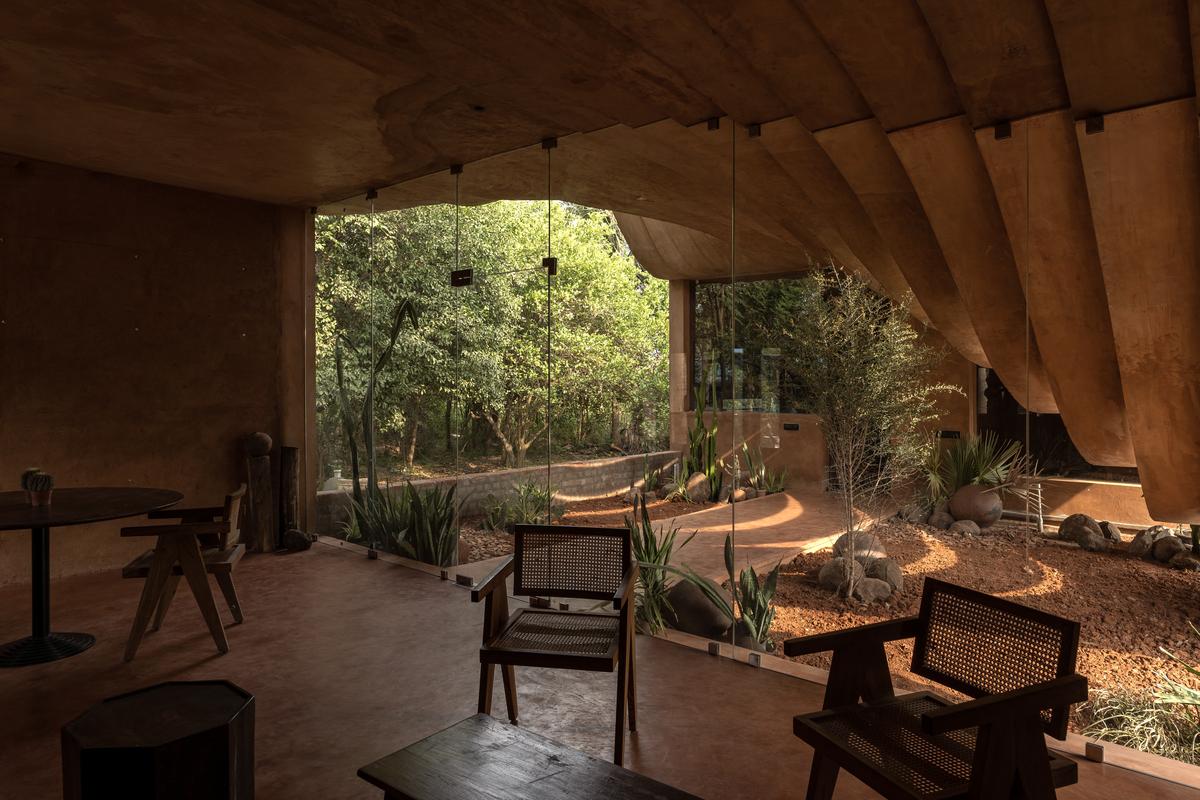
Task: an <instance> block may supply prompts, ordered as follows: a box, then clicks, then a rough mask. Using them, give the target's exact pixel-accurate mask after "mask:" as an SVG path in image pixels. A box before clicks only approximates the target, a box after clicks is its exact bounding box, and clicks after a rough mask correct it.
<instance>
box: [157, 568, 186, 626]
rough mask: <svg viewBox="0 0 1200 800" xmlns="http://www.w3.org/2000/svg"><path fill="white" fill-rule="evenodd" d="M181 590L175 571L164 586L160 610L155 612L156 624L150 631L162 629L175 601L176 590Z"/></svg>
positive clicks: (160, 598) (159, 604)
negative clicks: (168, 611) (172, 602)
mask: <svg viewBox="0 0 1200 800" xmlns="http://www.w3.org/2000/svg"><path fill="white" fill-rule="evenodd" d="M178 588H179V576H178V575H176V574H175V572H174V570H172V571H171V574H169V575H168V576H167V582H166V583H165V584H164V585H163V590H162V596H161V597H159V598H158V608H157V609H156V610H155V612H154V623H153V624H152V625H151V626H150V630H152V631H156V630H158V629H159V628H161V627H162V624H163V620H164V619H166V618H167V610H168V609H169V608H170V607H171V601H172V600H174V599H175V590H176V589H178Z"/></svg>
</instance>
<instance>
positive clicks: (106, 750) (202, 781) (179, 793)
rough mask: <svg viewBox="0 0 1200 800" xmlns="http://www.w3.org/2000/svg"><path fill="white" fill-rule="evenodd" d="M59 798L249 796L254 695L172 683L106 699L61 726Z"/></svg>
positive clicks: (228, 686)
mask: <svg viewBox="0 0 1200 800" xmlns="http://www.w3.org/2000/svg"><path fill="white" fill-rule="evenodd" d="M62 759H63V797H64V798H65V800H84V799H85V798H97V797H120V798H124V800H152V799H154V800H159V799H160V798H161V800H167V799H168V798H170V800H235V799H236V800H252V798H253V797H254V695H252V694H250V693H249V692H247V691H245V690H243V689H241V688H239V687H237V686H235V685H234V684H232V683H230V682H228V681H172V682H169V683H160V684H157V685H155V686H150V687H148V688H146V689H139V690H138V691H136V692H130V693H129V694H123V695H119V696H117V697H111V698H109V699H108V700H105V701H104V702H102V703H99V704H98V705H96V706H93V707H92V708H91V709H89V710H88V711H86V712H84V714H83V715H82V716H80V717H78V718H77V719H75V720H73V721H71V722H69V723H67V724H66V725H64V726H63V729H62Z"/></svg>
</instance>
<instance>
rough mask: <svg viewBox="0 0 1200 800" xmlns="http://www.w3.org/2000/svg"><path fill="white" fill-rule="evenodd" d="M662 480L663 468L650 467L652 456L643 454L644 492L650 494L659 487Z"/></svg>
mask: <svg viewBox="0 0 1200 800" xmlns="http://www.w3.org/2000/svg"><path fill="white" fill-rule="evenodd" d="M661 481H662V469H661V468H657V469H650V456H648V455H646V456H642V492H643V493H645V494H649V493H651V492H654V491H656V490H657V489H658V485H659V483H660V482H661Z"/></svg>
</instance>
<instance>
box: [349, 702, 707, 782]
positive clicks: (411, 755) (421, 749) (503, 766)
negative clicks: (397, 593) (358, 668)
mask: <svg viewBox="0 0 1200 800" xmlns="http://www.w3.org/2000/svg"><path fill="white" fill-rule="evenodd" d="M358 776H359V777H360V778H362V779H363V780H365V781H367V782H368V783H371V784H373V785H375V786H378V787H379V788H380V789H383V796H384V797H385V798H387V800H504V799H505V798H512V800H615V798H628V799H629V800H639V798H641V799H643V800H652V799H653V800H698V798H697V797H696V796H695V795H691V794H688V793H687V792H684V791H681V790H679V789H676V788H674V787H671V786H667V785H666V784H665V783H659V782H658V781H655V780H651V779H650V778H647V777H644V776H642V775H638V774H637V773H636V772H630V771H629V770H627V769H623V768H621V767H618V766H616V765H614V764H611V763H609V762H608V761H601V760H600V759H598V758H592V757H591V756H589V755H586V754H584V753H581V752H579V751H578V750H572V749H571V748H570V747H567V746H565V745H561V744H559V743H558V742H553V741H551V740H549V739H547V738H545V737H543V736H538V735H537V734H536V733H530V732H529V731H527V730H525V729H523V728H518V727H516V726H514V725H508V724H506V723H503V722H501V721H500V720H498V719H496V718H494V717H491V716H489V715H487V714H476V715H475V716H473V717H468V718H467V719H464V720H463V721H462V722H459V723H458V724H456V725H451V726H450V727H449V728H446V729H445V730H444V731H440V732H439V733H435V734H434V735H433V736H430V737H428V738H425V739H422V740H421V741H419V742H417V743H415V744H411V745H409V746H408V747H406V748H404V749H403V750H399V751H397V752H395V753H392V754H391V755H390V756H386V757H384V758H381V759H379V760H378V761H376V762H375V763H374V764H369V765H367V766H365V767H363V768H362V769H360V770H359V771H358Z"/></svg>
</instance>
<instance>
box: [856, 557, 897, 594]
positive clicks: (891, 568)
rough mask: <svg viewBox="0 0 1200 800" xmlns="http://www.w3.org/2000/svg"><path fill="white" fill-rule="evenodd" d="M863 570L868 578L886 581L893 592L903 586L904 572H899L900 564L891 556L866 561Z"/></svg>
mask: <svg viewBox="0 0 1200 800" xmlns="http://www.w3.org/2000/svg"><path fill="white" fill-rule="evenodd" d="M865 571H866V574H867V577H868V578H878V579H879V580H881V581H887V584H888V586H891V587H892V591H894V592H898V591H900V590H902V589H903V588H904V573H903V572H901V570H900V565H899V564H897V563H896V560H895V559H893V558H877V559H875V560H874V561H868V562H867V566H866V569H865Z"/></svg>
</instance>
